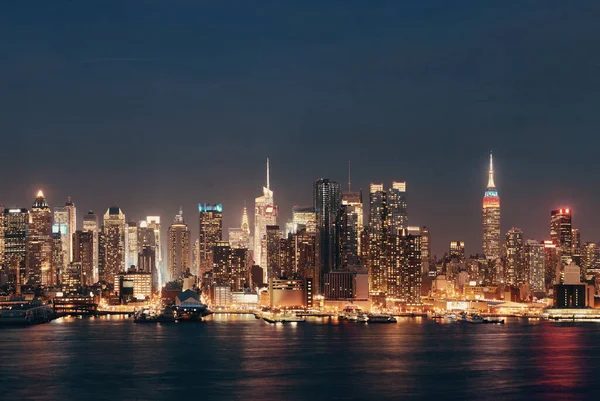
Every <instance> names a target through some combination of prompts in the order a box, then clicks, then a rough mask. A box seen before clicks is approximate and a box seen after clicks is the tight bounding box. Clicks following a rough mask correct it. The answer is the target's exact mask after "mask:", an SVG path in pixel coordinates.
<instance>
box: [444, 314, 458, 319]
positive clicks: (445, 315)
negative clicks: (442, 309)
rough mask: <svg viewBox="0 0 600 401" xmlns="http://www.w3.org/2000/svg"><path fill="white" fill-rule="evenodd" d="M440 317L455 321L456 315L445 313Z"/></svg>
mask: <svg viewBox="0 0 600 401" xmlns="http://www.w3.org/2000/svg"><path fill="white" fill-rule="evenodd" d="M442 317H443V318H444V319H448V320H456V314H455V313H446V314H444V316H442Z"/></svg>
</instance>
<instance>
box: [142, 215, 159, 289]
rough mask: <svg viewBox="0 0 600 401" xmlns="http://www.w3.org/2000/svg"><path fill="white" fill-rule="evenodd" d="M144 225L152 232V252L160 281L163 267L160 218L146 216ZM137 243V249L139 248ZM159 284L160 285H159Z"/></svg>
mask: <svg viewBox="0 0 600 401" xmlns="http://www.w3.org/2000/svg"><path fill="white" fill-rule="evenodd" d="M146 223H147V224H148V229H151V230H154V241H155V245H154V250H155V254H156V255H155V256H156V272H157V275H158V277H159V279H160V280H161V281H164V279H162V276H163V274H164V265H163V250H162V249H163V246H162V234H161V231H162V229H161V228H162V226H161V224H160V216H146ZM139 246H140V245H139V243H138V247H139ZM159 284H160V283H159Z"/></svg>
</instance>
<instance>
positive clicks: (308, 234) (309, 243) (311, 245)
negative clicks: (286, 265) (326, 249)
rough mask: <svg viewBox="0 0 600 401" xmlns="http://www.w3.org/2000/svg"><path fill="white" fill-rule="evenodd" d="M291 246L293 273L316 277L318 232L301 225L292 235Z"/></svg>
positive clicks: (300, 275)
mask: <svg viewBox="0 0 600 401" xmlns="http://www.w3.org/2000/svg"><path fill="white" fill-rule="evenodd" d="M290 246H291V264H292V275H296V276H299V277H305V278H313V279H314V278H315V276H316V246H317V233H316V232H315V231H309V230H308V229H307V228H306V227H305V226H304V225H300V226H298V230H297V231H296V232H295V233H293V234H292V236H291V244H290Z"/></svg>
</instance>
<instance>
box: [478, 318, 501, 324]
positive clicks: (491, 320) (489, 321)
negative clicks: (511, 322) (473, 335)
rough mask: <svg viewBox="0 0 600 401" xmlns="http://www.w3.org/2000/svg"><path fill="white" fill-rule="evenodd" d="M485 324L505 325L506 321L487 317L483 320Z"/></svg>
mask: <svg viewBox="0 0 600 401" xmlns="http://www.w3.org/2000/svg"><path fill="white" fill-rule="evenodd" d="M483 323H490V324H504V319H499V318H492V317H486V318H485V319H483Z"/></svg>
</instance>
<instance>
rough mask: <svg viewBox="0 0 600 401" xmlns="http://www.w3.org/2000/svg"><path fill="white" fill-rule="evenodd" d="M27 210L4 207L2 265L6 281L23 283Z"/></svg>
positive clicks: (27, 222) (15, 283)
mask: <svg viewBox="0 0 600 401" xmlns="http://www.w3.org/2000/svg"><path fill="white" fill-rule="evenodd" d="M28 226H29V212H28V211H27V209H19V208H12V209H4V260H3V267H4V271H5V274H6V276H7V277H8V283H9V284H11V285H15V286H16V285H21V284H25V277H26V268H25V260H26V256H27V245H26V238H27V227H28Z"/></svg>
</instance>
